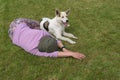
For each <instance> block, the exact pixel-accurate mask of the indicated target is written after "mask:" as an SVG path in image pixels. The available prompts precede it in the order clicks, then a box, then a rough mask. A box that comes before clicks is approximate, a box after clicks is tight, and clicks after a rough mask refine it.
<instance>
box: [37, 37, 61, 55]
mask: <svg viewBox="0 0 120 80" xmlns="http://www.w3.org/2000/svg"><path fill="white" fill-rule="evenodd" d="M38 50H39V51H40V52H48V53H50V52H53V51H58V50H59V47H58V45H57V40H56V39H54V38H53V37H51V36H48V35H47V36H43V37H42V38H41V39H40V42H39V44H38Z"/></svg>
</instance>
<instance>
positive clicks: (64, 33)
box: [63, 31, 77, 39]
mask: <svg viewBox="0 0 120 80" xmlns="http://www.w3.org/2000/svg"><path fill="white" fill-rule="evenodd" d="M63 35H64V36H67V37H71V38H74V39H77V37H75V36H74V35H73V34H71V33H67V32H65V31H64V32H63Z"/></svg>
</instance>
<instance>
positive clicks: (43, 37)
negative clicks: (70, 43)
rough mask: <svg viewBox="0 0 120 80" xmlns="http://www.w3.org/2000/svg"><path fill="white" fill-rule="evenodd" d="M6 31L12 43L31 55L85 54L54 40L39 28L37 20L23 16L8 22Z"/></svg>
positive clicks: (78, 55)
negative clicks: (8, 26) (8, 25)
mask: <svg viewBox="0 0 120 80" xmlns="http://www.w3.org/2000/svg"><path fill="white" fill-rule="evenodd" d="M8 32H9V36H10V38H11V40H12V42H13V44H15V45H17V46H19V47H21V48H23V49H24V50H25V51H27V52H29V53H31V54H33V55H37V56H44V57H69V56H71V57H73V58H77V59H83V58H85V55H83V54H81V53H79V52H73V51H70V50H67V49H66V48H65V47H64V45H63V44H62V42H61V41H60V40H56V39H55V38H53V37H52V36H51V35H50V34H49V33H48V32H46V31H44V30H40V28H39V22H37V21H34V20H30V19H25V18H19V19H16V20H14V21H13V22H12V23H11V24H10V28H9V31H8ZM60 50H61V51H60Z"/></svg>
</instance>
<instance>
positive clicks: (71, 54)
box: [58, 41, 85, 59]
mask: <svg viewBox="0 0 120 80" xmlns="http://www.w3.org/2000/svg"><path fill="white" fill-rule="evenodd" d="M58 46H59V47H60V48H62V52H58V57H73V58H76V59H83V58H85V55H84V54H82V53H79V52H73V51H70V50H68V49H66V48H65V47H64V45H63V44H62V42H61V41H58Z"/></svg>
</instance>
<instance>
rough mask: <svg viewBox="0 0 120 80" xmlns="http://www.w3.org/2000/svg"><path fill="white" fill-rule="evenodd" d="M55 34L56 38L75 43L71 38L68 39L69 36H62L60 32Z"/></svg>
mask: <svg viewBox="0 0 120 80" xmlns="http://www.w3.org/2000/svg"><path fill="white" fill-rule="evenodd" d="M55 36H56V38H57V39H61V40H64V41H67V42H69V43H71V44H75V43H76V42H75V41H72V40H71V39H69V38H66V37H63V36H61V35H60V34H56V35H55Z"/></svg>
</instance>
